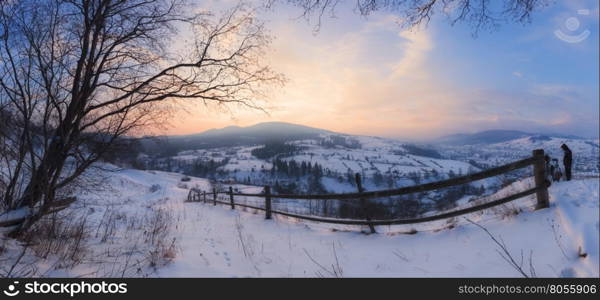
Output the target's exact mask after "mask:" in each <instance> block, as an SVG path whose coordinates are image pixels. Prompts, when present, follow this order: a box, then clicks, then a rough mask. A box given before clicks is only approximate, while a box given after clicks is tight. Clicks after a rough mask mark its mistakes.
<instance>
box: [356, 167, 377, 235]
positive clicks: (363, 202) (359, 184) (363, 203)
mask: <svg viewBox="0 0 600 300" xmlns="http://www.w3.org/2000/svg"><path fill="white" fill-rule="evenodd" d="M354 179H355V180H356V187H357V188H358V192H359V193H362V192H364V191H365V190H364V189H363V186H362V181H361V180H360V174H359V173H356V175H355V176H354ZM360 204H361V206H362V207H363V210H364V212H365V218H366V219H367V222H369V229H370V230H371V233H377V231H375V226H373V224H372V223H371V214H370V208H369V206H368V205H367V200H366V199H365V198H362V197H361V198H360Z"/></svg>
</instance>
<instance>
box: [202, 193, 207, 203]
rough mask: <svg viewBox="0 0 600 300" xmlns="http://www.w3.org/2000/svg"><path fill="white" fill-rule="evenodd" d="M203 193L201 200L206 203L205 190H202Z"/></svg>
mask: <svg viewBox="0 0 600 300" xmlns="http://www.w3.org/2000/svg"><path fill="white" fill-rule="evenodd" d="M203 192H204V193H203V194H204V198H203V199H202V202H204V203H206V191H203Z"/></svg>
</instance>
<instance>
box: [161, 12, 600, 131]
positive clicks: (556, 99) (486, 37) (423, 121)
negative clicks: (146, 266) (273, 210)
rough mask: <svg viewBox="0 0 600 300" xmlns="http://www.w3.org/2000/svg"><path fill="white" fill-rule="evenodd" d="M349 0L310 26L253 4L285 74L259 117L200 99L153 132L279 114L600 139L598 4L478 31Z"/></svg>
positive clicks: (408, 127)
mask: <svg viewBox="0 0 600 300" xmlns="http://www.w3.org/2000/svg"><path fill="white" fill-rule="evenodd" d="M353 2H354V1H342V3H343V4H341V5H340V6H338V8H337V9H336V16H335V17H334V18H324V19H323V22H322V24H321V26H320V30H319V31H318V32H315V24H314V20H313V22H312V23H311V22H307V20H305V19H303V18H299V15H300V13H301V11H300V10H299V9H297V8H294V7H290V6H286V5H280V6H276V7H275V8H273V9H272V10H270V11H261V13H260V15H259V17H260V18H261V19H262V20H264V21H265V22H266V24H267V28H268V30H269V32H270V33H271V34H272V36H273V37H274V41H273V44H272V45H271V47H270V49H269V54H268V55H267V60H268V63H269V64H270V66H271V67H272V68H273V69H275V70H276V71H278V72H281V73H283V74H284V75H285V76H286V78H287V79H288V81H287V83H286V85H285V86H283V87H281V88H278V89H275V90H273V91H271V92H270V93H269V95H268V99H267V102H264V107H265V109H266V113H265V112H262V111H257V110H252V109H240V108H237V107H234V108H232V109H231V110H229V111H223V110H219V109H212V108H207V107H205V106H197V107H193V108H191V109H188V111H187V112H185V113H184V112H179V113H177V116H176V118H175V119H174V120H173V121H172V122H171V126H170V127H169V128H168V129H166V130H164V131H163V132H161V133H163V134H191V133H198V132H202V131H205V130H208V129H211V128H221V127H225V126H229V125H238V126H249V125H253V124H256V123H260V122H271V121H284V122H291V123H297V124H302V125H307V126H313V127H318V128H324V129H328V130H333V131H337V132H343V133H349V134H360V135H373V136H382V137H390V138H399V139H412V140H419V139H430V138H435V137H439V136H443V135H447V134H453V133H472V132H478V131H482V130H489V129H510V130H523V131H528V132H539V133H559V134H574V135H578V136H584V137H592V138H597V137H598V135H599V126H600V125H599V111H600V108H599V87H598V81H599V67H598V66H599V58H598V56H599V49H598V44H599V39H598V35H599V33H598V26H599V22H598V1H596V0H581V1H556V3H554V4H553V5H550V6H549V7H546V8H544V9H542V10H540V11H538V12H536V13H534V14H533V19H532V22H531V23H529V24H525V25H523V24H518V23H517V24H514V23H507V24H503V25H502V26H501V27H500V28H498V29H496V30H493V31H489V30H487V31H482V32H479V34H478V35H477V36H476V37H474V36H473V29H472V28H471V27H470V26H468V24H458V25H454V26H451V25H450V24H449V22H448V21H447V20H446V19H445V18H444V16H443V15H439V14H438V15H437V16H434V18H432V20H431V22H430V23H429V24H428V25H427V26H426V27H420V28H415V29H412V30H405V29H403V28H402V27H400V26H399V25H398V24H397V16H395V15H393V14H391V13H386V12H379V13H375V14H373V15H371V16H369V17H366V18H365V17H361V16H358V15H357V14H355V13H354V12H353V4H354V3H353ZM211 3H213V4H211V5H215V7H227V6H228V5H232V1H212V2H211ZM582 10H587V13H586V11H582ZM565 40H569V41H570V42H568V41H565Z"/></svg>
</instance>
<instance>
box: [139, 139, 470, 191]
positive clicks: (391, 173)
mask: <svg viewBox="0 0 600 300" xmlns="http://www.w3.org/2000/svg"><path fill="white" fill-rule="evenodd" d="M332 139H342V140H344V141H352V143H353V144H352V146H346V145H336V144H332V143H331V144H326V143H327V142H328V141H330V140H332ZM324 141H325V144H326V145H324ZM288 144H290V145H294V146H296V147H298V149H301V150H299V151H297V152H294V153H293V154H289V155H282V156H280V157H281V159H282V160H284V161H295V162H297V163H298V164H301V163H303V162H304V163H306V164H308V163H311V164H312V165H314V164H318V165H320V166H321V167H322V169H323V172H324V177H326V178H325V179H324V181H327V180H329V181H327V184H324V186H325V188H326V189H327V190H328V191H330V192H339V191H348V190H350V189H354V190H355V188H354V187H352V186H351V185H349V184H346V185H344V184H340V183H347V182H346V181H348V180H347V178H346V175H347V174H350V175H354V174H355V173H361V174H362V175H363V177H364V178H365V179H367V180H366V182H365V186H366V187H367V188H370V189H375V188H381V187H387V188H392V187H397V186H405V185H411V184H415V177H417V179H416V180H417V181H419V180H428V179H429V180H434V177H435V179H440V178H445V177H447V176H448V174H466V173H470V172H474V171H477V170H479V169H478V168H476V167H474V166H472V165H470V164H469V163H468V162H465V161H458V160H450V159H443V158H441V157H435V156H426V154H421V155H419V154H420V153H416V154H415V151H417V150H415V149H414V148H410V147H409V145H407V144H406V143H403V142H400V141H397V140H392V139H384V138H378V137H368V136H350V135H341V134H334V133H321V134H320V135H319V137H318V138H317V139H304V140H296V141H290V142H288ZM260 147H262V145H257V146H237V147H227V148H212V149H197V150H188V151H182V152H180V153H179V154H178V155H177V156H174V157H170V158H169V159H167V160H165V159H162V160H158V162H156V161H154V162H152V163H151V164H147V165H148V168H150V169H153V168H159V169H162V170H169V171H177V172H185V173H191V174H190V175H197V174H193V167H192V168H190V166H192V165H194V164H197V163H198V162H204V163H208V162H210V163H211V164H212V163H213V162H214V164H218V167H217V168H216V169H215V172H213V175H214V176H217V178H218V179H221V180H230V181H235V182H243V183H251V184H256V185H261V184H267V183H269V184H272V183H273V182H274V181H275V180H276V179H280V180H281V178H276V177H281V176H273V174H271V173H270V170H271V169H272V168H273V159H274V158H275V157H270V158H264V159H260V158H257V157H256V156H255V155H253V154H252V153H251V152H252V150H254V149H257V148H260ZM419 150H420V149H419ZM190 169H192V170H190ZM376 174H379V175H380V176H381V177H385V178H386V179H387V180H385V182H379V183H378V184H377V183H375V182H373V180H372V179H373V178H374V177H375V176H376ZM279 175H280V174H279ZM332 179H336V180H338V183H337V184H334V182H333V181H332ZM380 181H384V180H380Z"/></svg>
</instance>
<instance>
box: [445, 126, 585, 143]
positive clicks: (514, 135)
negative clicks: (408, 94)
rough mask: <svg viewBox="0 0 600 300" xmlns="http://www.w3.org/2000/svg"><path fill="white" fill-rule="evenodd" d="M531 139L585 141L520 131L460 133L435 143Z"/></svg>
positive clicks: (499, 141)
mask: <svg viewBox="0 0 600 300" xmlns="http://www.w3.org/2000/svg"><path fill="white" fill-rule="evenodd" d="M525 137H529V138H531V139H532V140H547V139H549V138H550V137H555V138H566V139H577V140H579V139H583V138H582V137H578V136H575V135H561V134H542V133H530V132H525V131H519V130H486V131H480V132H476V133H459V134H452V135H447V136H443V137H441V138H438V139H437V140H436V141H435V142H436V143H439V144H449V145H476V144H495V143H502V142H507V141H512V140H516V139H521V138H525Z"/></svg>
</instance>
